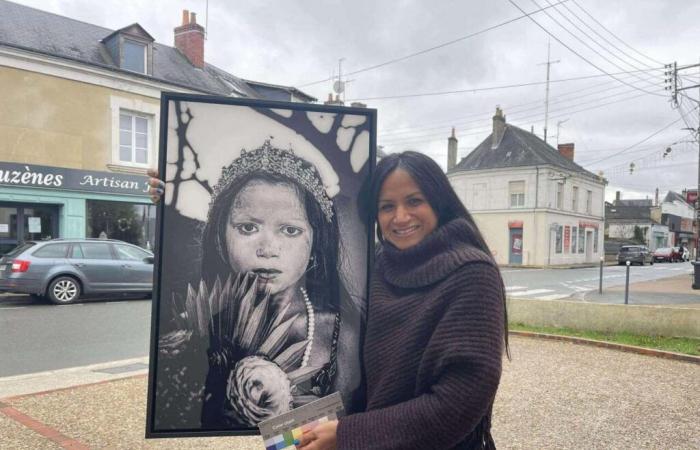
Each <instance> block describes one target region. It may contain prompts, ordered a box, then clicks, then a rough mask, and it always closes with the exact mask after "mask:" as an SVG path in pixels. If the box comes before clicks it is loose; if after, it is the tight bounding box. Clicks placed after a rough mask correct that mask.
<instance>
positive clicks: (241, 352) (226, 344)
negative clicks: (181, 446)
mask: <svg viewBox="0 0 700 450" xmlns="http://www.w3.org/2000/svg"><path fill="white" fill-rule="evenodd" d="M152 175H154V176H155V177H156V178H157V173H155V172H153V173H152ZM151 185H152V186H155V188H153V190H152V194H153V195H154V196H155V198H154V200H158V199H159V197H160V195H162V193H163V191H162V189H163V186H162V182H160V180H157V179H152V180H151ZM338 243H339V231H338V223H337V216H336V213H335V209H334V205H333V202H332V200H331V199H330V198H329V197H328V195H327V194H326V191H325V189H324V188H323V185H322V183H321V180H320V177H319V175H318V173H317V171H316V170H315V168H314V167H313V166H312V165H311V164H309V163H308V162H306V161H305V160H303V159H301V158H299V157H297V156H296V155H294V153H293V152H292V151H291V150H284V149H278V148H276V147H273V146H272V145H271V144H270V142H269V141H266V142H265V143H264V144H263V145H262V146H261V147H259V148H257V149H254V150H252V151H249V152H247V151H245V150H243V151H242V152H241V155H240V157H238V158H236V160H234V161H233V162H232V163H231V164H230V165H229V166H227V167H225V168H224V169H223V171H222V174H221V177H220V179H219V181H218V183H217V184H216V186H214V188H213V192H212V198H211V202H210V205H209V213H208V218H207V222H206V224H205V226H204V230H203V233H202V240H201V248H202V255H201V256H202V271H201V279H202V282H201V285H200V288H199V292H202V291H205V292H207V293H210V292H211V291H212V290H214V286H223V285H224V280H227V279H228V278H230V276H231V275H232V274H251V275H252V276H253V277H255V282H254V287H253V290H255V291H257V294H256V295H255V297H256V298H257V299H258V300H256V301H257V302H259V303H257V304H258V305H260V304H261V303H262V302H265V307H264V308H257V307H251V308H248V309H247V310H248V311H249V312H250V316H248V317H246V319H245V320H241V319H240V318H238V317H235V316H238V315H240V314H242V311H246V308H245V307H240V306H236V307H235V308H233V307H230V306H229V305H230V304H232V303H235V304H238V303H240V299H237V298H235V296H233V297H234V298H228V297H227V298H226V299H225V300H221V299H220V298H219V299H215V300H214V301H213V303H212V302H211V301H210V302H209V304H208V305H204V306H205V308H204V309H207V308H209V310H210V313H209V314H208V315H207V314H205V315H204V316H205V317H204V320H205V321H206V322H207V323H209V322H212V323H217V324H218V323H219V322H220V318H221V317H227V318H228V317H230V319H224V321H225V322H229V323H230V322H232V321H235V322H236V324H237V325H238V327H237V329H233V328H232V327H226V326H225V325H224V326H223V327H222V328H226V329H227V330H228V331H226V332H222V331H221V330H218V331H217V330H216V329H215V330H214V331H213V332H212V331H211V330H209V328H208V327H207V330H206V331H207V333H203V334H208V336H207V337H208V338H209V339H208V348H207V349H206V352H207V353H208V355H209V373H208V374H207V377H206V386H205V389H204V391H203V392H201V397H202V398H204V399H206V400H205V401H204V407H203V409H202V416H201V420H202V425H204V426H205V427H207V428H230V427H240V426H246V427H251V426H255V425H256V424H257V423H258V422H260V421H261V420H264V419H266V418H269V417H272V416H274V415H277V414H279V413H282V412H285V411H287V410H289V409H290V408H291V407H292V406H298V405H300V404H303V403H305V402H308V401H310V400H312V399H314V398H317V397H320V396H324V395H326V394H328V393H330V392H332V391H333V390H340V391H341V392H342V393H343V395H344V397H345V399H346V400H348V401H349V398H350V394H351V393H352V392H351V391H352V390H353V389H355V388H357V387H358V386H357V385H359V380H355V381H354V384H356V386H352V384H353V381H352V380H351V379H350V378H348V376H347V373H344V371H343V368H340V370H338V366H339V364H340V365H341V366H342V365H343V364H344V363H346V364H353V362H352V361H351V360H352V356H353V355H352V354H350V353H347V354H344V355H343V356H344V358H345V360H344V361H341V362H339V361H338V347H339V346H343V352H345V351H346V349H347V350H350V349H351V345H350V344H347V345H345V343H346V342H352V341H353V340H355V339H356V336H353V331H354V330H352V328H353V327H347V326H346V327H344V328H343V332H342V333H341V322H342V318H341V310H340V305H339V303H340V297H341V287H340V286H341V284H340V281H339V276H338ZM217 283H218V284H217ZM234 284H236V283H235V282H234ZM244 284H245V283H243V282H242V281H241V280H238V284H236V286H239V288H240V286H243V285H244ZM241 289H242V291H241V292H244V291H245V289H244V288H241ZM233 290H234V289H228V290H226V289H223V288H221V289H219V290H218V291H216V292H217V293H219V296H221V295H223V294H222V293H223V292H224V291H227V292H232V291H233ZM343 294H344V292H343ZM208 296H209V297H211V296H212V295H211V294H209V295H208ZM188 297H190V298H201V297H202V296H201V295H198V293H193V292H190V294H189V295H188ZM238 297H240V296H238ZM249 297H250V296H249ZM261 298H262V300H261ZM192 302H195V301H194V300H193V301H192ZM212 305H217V306H212ZM222 305H223V306H222ZM222 309H226V310H230V309H234V310H235V311H234V312H233V313H229V312H227V311H222ZM255 309H260V310H261V311H265V314H261V315H257V316H256V315H254V310H255ZM201 310H202V308H197V307H190V308H189V311H190V314H189V315H190V316H194V315H198V314H200V313H199V312H198V311H201ZM348 312H349V309H348V308H347V307H346V308H345V313H348ZM191 321H193V322H200V323H201V321H198V320H191ZM351 322H352V321H351ZM176 332H177V331H176ZM212 334H213V335H214V336H212ZM222 334H223V335H227V336H221V335H222ZM246 336H247V337H249V338H246ZM162 341H163V340H162ZM164 342H165V343H166V344H169V343H170V342H171V340H170V339H165V341H164ZM270 342H272V343H270ZM161 348H165V350H166V352H167V353H168V354H172V353H173V352H172V349H170V346H169V345H165V346H161ZM161 353H163V352H161ZM255 358H257V359H255ZM280 358H282V359H280ZM221 366H223V367H221ZM278 366H279V367H281V368H282V371H280V370H279V367H278ZM251 368H253V369H251ZM251 370H252V372H251ZM346 372H349V371H346ZM249 376H252V377H254V380H253V381H254V382H253V383H249V381H250V380H248V379H247V378H246V377H249ZM287 376H289V379H290V380H292V383H291V385H290V386H288V387H287V386H285V380H286V379H287ZM255 377H257V378H255ZM252 385H255V386H256V387H255V392H253V391H246V389H247V386H252ZM287 391H289V392H287ZM261 398H268V399H272V400H273V401H267V402H261V401H260V399H261ZM170 403H176V402H170ZM262 403H266V405H267V406H266V407H260V404H262ZM179 426H181V424H180V425H179Z"/></svg>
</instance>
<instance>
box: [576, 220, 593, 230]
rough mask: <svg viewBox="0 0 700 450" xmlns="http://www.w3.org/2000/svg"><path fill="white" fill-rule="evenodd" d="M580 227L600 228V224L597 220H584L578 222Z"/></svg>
mask: <svg viewBox="0 0 700 450" xmlns="http://www.w3.org/2000/svg"><path fill="white" fill-rule="evenodd" d="M578 227H579V228H595V229H598V224H597V223H595V222H584V221H579V223H578Z"/></svg>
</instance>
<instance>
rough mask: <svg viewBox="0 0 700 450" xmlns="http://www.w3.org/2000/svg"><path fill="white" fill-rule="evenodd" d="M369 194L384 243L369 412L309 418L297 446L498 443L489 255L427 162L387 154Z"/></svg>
mask: <svg viewBox="0 0 700 450" xmlns="http://www.w3.org/2000/svg"><path fill="white" fill-rule="evenodd" d="M367 191H368V194H367V196H366V197H365V198H364V199H361V200H363V202H362V203H364V207H365V210H367V211H368V215H367V217H374V218H375V219H376V221H377V224H378V228H379V238H380V241H381V248H380V249H379V251H378V253H377V259H376V262H375V267H374V272H373V275H372V280H371V290H370V300H369V311H368V322H367V331H366V334H365V340H364V354H363V358H364V368H365V375H366V380H365V382H366V386H367V407H366V411H365V412H363V413H359V414H354V415H349V416H346V417H343V418H340V419H339V420H337V421H331V422H327V423H325V424H321V425H319V426H317V427H316V428H314V429H313V430H311V431H310V432H308V433H306V434H305V435H304V436H303V437H302V438H301V441H300V442H297V445H298V448H300V449H304V450H307V449H310V450H318V449H335V448H338V449H360V448H361V449H452V448H457V449H473V448H495V445H494V442H493V439H492V438H491V434H490V427H491V409H492V405H493V401H494V397H495V395H496V389H497V388H498V383H499V380H500V375H501V358H502V353H503V349H504V343H505V348H506V349H507V319H506V309H505V295H504V287H503V281H502V279H501V276H500V273H499V271H498V268H497V266H496V264H495V262H494V260H493V258H492V257H491V253H490V252H489V249H488V247H487V245H486V243H485V241H484V239H483V238H482V236H481V233H480V232H479V230H478V229H477V227H476V225H475V223H474V221H473V219H472V217H471V216H470V214H469V213H468V212H467V210H466V209H465V208H464V206H463V205H462V203H461V202H460V200H459V198H458V197H457V195H456V194H455V192H454V190H453V189H452V187H451V186H450V184H449V182H448V180H447V177H446V176H445V174H444V173H443V172H442V170H441V169H440V167H439V166H438V165H437V164H436V163H435V162H434V161H433V160H432V159H430V158H428V157H426V156H424V155H421V154H419V153H415V152H404V153H401V154H392V155H389V156H387V157H385V158H384V159H382V160H381V161H380V162H379V163H378V165H377V168H376V171H375V173H374V176H373V177H372V180H371V182H370V185H369V189H368V190H367Z"/></svg>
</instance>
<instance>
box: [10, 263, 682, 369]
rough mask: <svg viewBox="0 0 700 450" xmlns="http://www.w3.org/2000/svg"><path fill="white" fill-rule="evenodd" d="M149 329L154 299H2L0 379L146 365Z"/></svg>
mask: <svg viewBox="0 0 700 450" xmlns="http://www.w3.org/2000/svg"><path fill="white" fill-rule="evenodd" d="M502 273H503V277H504V280H505V283H506V290H507V293H508V295H509V296H511V297H519V298H538V299H543V300H555V299H562V298H576V297H577V296H579V297H580V296H581V295H582V293H584V292H586V291H588V292H591V291H594V290H595V291H597V289H598V280H599V269H598V268H577V269H517V268H503V270H502ZM690 273H692V266H691V265H690V264H689V263H676V264H654V265H653V266H644V267H640V266H633V267H631V271H630V282H631V283H634V282H639V281H650V280H655V279H661V278H669V277H677V276H678V275H682V274H690ZM603 280H604V288H605V289H607V288H613V287H614V286H622V285H624V282H625V267H618V266H606V267H605V268H604V274H603ZM690 282H691V277H690V276H688V283H690ZM618 297H619V295H618ZM653 297H654V299H656V298H657V296H653ZM658 298H659V300H660V301H664V298H665V297H664V296H658ZM587 301H595V299H592V300H588V299H587ZM150 326H151V301H150V299H147V300H118V301H88V302H84V303H77V304H75V305H62V306H57V305H52V304H49V303H47V302H42V301H37V300H33V299H31V298H30V297H29V296H26V295H7V294H2V295H0V377H7V376H13V375H21V374H28V373H35V372H42V371H49V370H56V369H62V368H68V367H76V366H84V365H90V364H98V363H104V362H110V361H117V360H123V359H130V358H142V357H146V356H148V350H149V339H150Z"/></svg>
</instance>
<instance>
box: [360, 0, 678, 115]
mask: <svg viewBox="0 0 700 450" xmlns="http://www.w3.org/2000/svg"><path fill="white" fill-rule="evenodd" d="M509 1H510V0H509ZM660 69H662V68H660V67H659V68H654V69H645V70H631V71H625V72H616V73H612V74H610V73H607V72H605V73H603V74H599V75H586V76H581V77H572V78H561V79H558V80H549V82H550V83H563V82H567V81H578V80H587V79H591V78H601V77H610V76H613V75H623V74H630V73H633V72H649V71H652V70H660ZM613 78H615V77H613ZM615 79H616V80H617V81H620V80H619V79H618V78H615ZM545 83H546V81H532V82H530V83H519V84H505V85H500V86H489V87H483V88H472V89H459V90H453V91H437V92H423V93H418V94H403V95H384V96H379V97H359V98H353V99H350V100H348V101H349V102H357V101H370V100H390V99H399V98H415V97H433V96H438V95H450V94H465V93H474V92H483V91H494V90H498V89H511V88H521V87H529V86H537V85H540V84H545ZM622 83H623V84H626V85H628V86H630V87H633V88H634V89H637V90H639V88H638V87H636V86H634V85H631V84H629V83H625V82H624V81H623V82H622ZM644 92H646V91H644ZM646 93H648V92H646ZM662 97H665V96H662Z"/></svg>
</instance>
